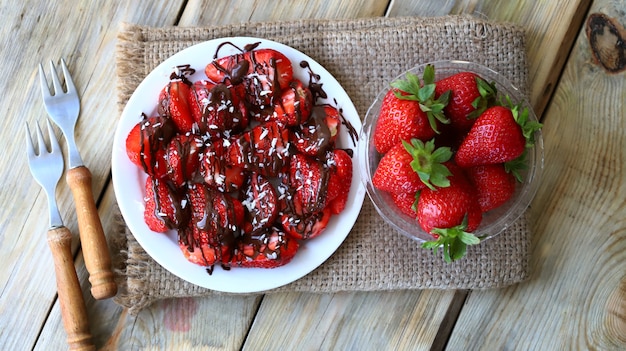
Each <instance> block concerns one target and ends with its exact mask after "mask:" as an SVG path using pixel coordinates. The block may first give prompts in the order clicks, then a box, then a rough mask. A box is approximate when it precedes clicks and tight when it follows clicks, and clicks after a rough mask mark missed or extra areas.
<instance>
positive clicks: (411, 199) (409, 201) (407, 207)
mask: <svg viewBox="0 0 626 351" xmlns="http://www.w3.org/2000/svg"><path fill="white" fill-rule="evenodd" d="M391 199H392V200H393V203H394V204H396V206H398V208H399V209H400V212H402V213H404V214H405V215H407V216H409V217H411V218H417V212H416V210H417V194H416V193H399V194H391Z"/></svg>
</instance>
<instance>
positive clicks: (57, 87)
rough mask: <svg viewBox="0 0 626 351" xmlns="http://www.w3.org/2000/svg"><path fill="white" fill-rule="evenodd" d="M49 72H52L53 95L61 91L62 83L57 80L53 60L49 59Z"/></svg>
mask: <svg viewBox="0 0 626 351" xmlns="http://www.w3.org/2000/svg"><path fill="white" fill-rule="evenodd" d="M50 72H52V74H51V75H52V85H53V86H54V95H56V94H62V93H63V85H61V81H60V80H59V74H58V73H57V70H56V68H55V67H54V62H52V60H50Z"/></svg>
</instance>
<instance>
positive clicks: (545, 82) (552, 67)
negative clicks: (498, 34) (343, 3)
mask: <svg viewBox="0 0 626 351" xmlns="http://www.w3.org/2000/svg"><path fill="white" fill-rule="evenodd" d="M590 4H591V0H575V1H499V0H485V1H476V0H455V1H453V0H446V1H437V0H431V1H410V0H402V1H393V2H392V4H391V6H390V8H389V15H391V16H406V15H408V14H416V15H445V14H453V15H457V14H472V15H476V16H479V17H485V18H488V19H490V20H494V21H507V22H513V23H518V24H520V25H523V26H524V27H525V28H526V30H527V41H526V44H527V45H526V47H527V52H528V57H529V58H530V59H529V60H528V62H529V67H528V72H529V82H530V102H531V104H532V105H533V107H534V109H535V112H536V113H537V116H541V115H542V114H543V111H544V109H545V108H546V106H547V103H548V101H549V99H550V97H551V96H552V93H553V91H554V88H555V87H556V84H557V82H558V79H559V76H560V74H561V68H562V67H563V65H564V63H565V60H566V59H567V53H568V52H569V48H570V47H571V46H572V43H573V42H574V40H575V38H576V34H577V33H578V28H580V25H581V23H582V21H583V19H584V15H585V13H586V9H587V8H588V7H589V5H590ZM444 11H445V13H444ZM564 23H566V24H568V25H563V24H564ZM535 58H541V59H535Z"/></svg>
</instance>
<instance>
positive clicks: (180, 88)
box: [159, 80, 194, 133]
mask: <svg viewBox="0 0 626 351" xmlns="http://www.w3.org/2000/svg"><path fill="white" fill-rule="evenodd" d="M189 89H190V88H189V85H188V84H187V82H186V81H183V80H172V81H170V82H169V83H168V84H167V85H166V86H165V87H164V88H163V89H162V90H161V93H160V94H159V114H160V115H163V116H166V117H169V118H171V119H172V121H174V124H176V127H177V128H178V130H179V131H180V132H181V133H187V132H191V131H192V130H193V124H194V120H193V117H192V116H191V108H190V106H189Z"/></svg>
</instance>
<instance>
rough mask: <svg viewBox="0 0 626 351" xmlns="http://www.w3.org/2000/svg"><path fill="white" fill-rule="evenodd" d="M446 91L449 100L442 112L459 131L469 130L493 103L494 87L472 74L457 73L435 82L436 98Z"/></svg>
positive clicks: (494, 96)
mask: <svg viewBox="0 0 626 351" xmlns="http://www.w3.org/2000/svg"><path fill="white" fill-rule="evenodd" d="M448 90H449V91H450V92H451V93H450V100H449V101H448V105H446V107H445V108H444V112H445V114H446V117H448V118H449V119H450V124H451V125H452V126H453V127H454V128H456V129H457V130H459V131H467V130H469V129H470V127H471V126H472V124H473V123H474V121H475V119H476V118H477V117H478V116H480V114H481V113H483V112H484V111H485V110H486V109H487V107H489V106H492V105H493V104H494V103H495V98H496V87H495V86H494V85H493V84H489V83H487V82H486V81H485V80H483V79H482V78H481V77H479V76H478V75H476V74H475V73H472V72H459V73H456V74H453V75H451V76H449V77H447V78H443V79H441V80H439V81H438V82H437V85H436V88H435V94H436V96H441V95H442V94H444V93H445V92H446V91H448Z"/></svg>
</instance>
